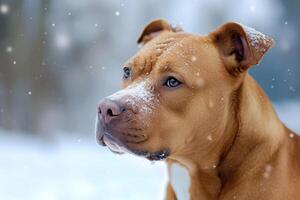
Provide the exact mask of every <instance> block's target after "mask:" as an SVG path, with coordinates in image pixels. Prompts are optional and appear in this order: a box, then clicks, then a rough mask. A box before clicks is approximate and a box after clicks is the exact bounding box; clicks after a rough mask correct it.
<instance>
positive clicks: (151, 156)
mask: <svg viewBox="0 0 300 200" xmlns="http://www.w3.org/2000/svg"><path fill="white" fill-rule="evenodd" d="M102 142H103V144H104V145H105V146H107V147H108V149H109V150H110V151H111V152H113V153H116V154H124V153H129V154H133V155H135V156H140V157H144V158H146V159H148V160H150V161H159V160H164V159H166V158H167V157H168V156H169V155H170V151H169V150H168V149H166V148H165V149H162V150H159V151H155V152H149V151H145V150H139V149H136V148H131V147H129V146H128V145H125V144H122V143H120V141H116V140H115V139H114V138H113V137H111V136H110V135H107V134H104V136H103V138H102Z"/></svg>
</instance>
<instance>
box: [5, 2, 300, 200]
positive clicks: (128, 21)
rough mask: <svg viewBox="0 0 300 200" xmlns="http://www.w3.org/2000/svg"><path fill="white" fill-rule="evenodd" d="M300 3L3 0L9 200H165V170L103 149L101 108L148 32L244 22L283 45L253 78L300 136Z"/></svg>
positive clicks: (196, 30) (194, 29) (253, 71)
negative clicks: (162, 23)
mask: <svg viewBox="0 0 300 200" xmlns="http://www.w3.org/2000/svg"><path fill="white" fill-rule="evenodd" d="M299 9H300V1H297V0H251V1H246V0H228V1H222V0H210V1H206V0H187V1H180V0H165V1H159V0H148V1H146V0H144V1H141V0H85V1H81V0H0V199H4V200H15V199H18V200H19V199H22V200H27V199H28V200H29V199H30V200H40V199H45V200H58V199H72V200H73V199H74V200H76V199H91V200H93V199H107V200H110V199H112V200H118V199H130V200H131V199H136V200H140V199H143V200H147V199H149V200H150V199H151V200H152V199H162V197H163V190H164V186H165V181H166V174H165V168H164V165H163V163H155V165H152V164H153V163H150V162H147V161H145V160H144V159H141V158H136V157H132V156H129V155H125V156H116V155H113V154H111V153H110V152H108V151H107V150H106V149H104V148H101V147H98V146H97V145H96V143H95V142H94V119H95V114H96V105H97V102H98V101H99V100H100V99H101V98H102V97H104V96H106V95H108V94H110V93H112V92H114V91H116V90H118V89H119V84H120V82H121V72H122V71H121V67H122V64H123V63H124V62H125V61H126V60H127V59H128V58H129V57H130V56H132V55H133V54H134V53H135V52H136V51H137V50H138V46H137V44H136V40H137V37H138V36H139V34H140V32H141V30H142V28H143V27H144V25H145V24H147V23H148V22H149V21H151V20H152V19H155V18H165V19H167V20H168V21H169V22H171V23H173V24H178V25H180V26H181V27H182V28H183V29H184V30H185V31H187V32H192V33H198V34H206V33H208V32H210V31H212V30H213V29H214V28H215V27H217V26H219V25H220V24H222V23H224V22H226V21H237V22H240V23H243V24H245V25H248V26H251V27H254V28H255V29H257V30H259V31H261V32H263V33H266V34H268V35H271V36H273V37H274V38H275V41H276V46H275V47H274V48H273V49H271V50H270V51H269V52H268V53H267V55H266V56H265V57H264V59H263V61H262V62H261V63H260V64H259V65H258V66H257V67H254V68H252V69H251V71H250V73H251V74H252V75H253V76H254V77H255V78H256V80H257V81H258V82H259V83H260V84H261V86H262V87H263V88H264V90H265V91H266V93H267V94H268V95H269V97H270V98H271V100H272V101H273V103H274V104H275V108H276V110H277V112H278V114H279V116H280V118H281V119H282V120H283V121H284V122H285V123H286V124H287V125H288V127H290V128H292V129H293V130H295V131H298V133H299V132H300V92H299V91H300V56H299V55H300V38H299V35H300V20H299V19H300V13H299Z"/></svg>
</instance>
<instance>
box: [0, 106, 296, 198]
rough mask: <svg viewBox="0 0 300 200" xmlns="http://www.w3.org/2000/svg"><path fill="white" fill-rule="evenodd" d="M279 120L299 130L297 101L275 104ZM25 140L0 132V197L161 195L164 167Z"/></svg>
mask: <svg viewBox="0 0 300 200" xmlns="http://www.w3.org/2000/svg"><path fill="white" fill-rule="evenodd" d="M276 109H277V111H278V112H279V115H280V117H281V119H282V120H283V121H284V122H285V123H286V124H287V126H288V127H290V128H291V129H293V130H295V131H297V132H298V133H300V101H299V100H298V101H291V102H283V103H279V104H276ZM62 135H63V136H61V138H57V139H55V140H45V139H37V138H35V139H33V138H28V137H27V136H26V134H18V133H11V132H5V131H1V130H0V199H1V200H62V199H63V200H66V199H70V200H77V199H78V200H79V199H80V200H82V199H85V200H103V199H105V200H141V199H143V200H148V199H149V200H150V199H151V200H156V199H163V193H164V192H163V190H164V187H165V182H166V179H167V177H166V174H165V166H164V164H163V163H161V162H157V163H155V164H151V163H150V162H149V161H146V160H144V159H141V158H137V157H133V156H129V155H122V156H117V155H113V154H112V153H110V152H109V151H108V150H106V149H105V148H101V147H99V146H97V145H96V143H95V142H94V138H93V136H92V135H91V136H90V137H87V138H85V139H83V138H80V137H76V136H72V137H70V136H65V134H62Z"/></svg>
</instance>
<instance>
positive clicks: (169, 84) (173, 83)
mask: <svg viewBox="0 0 300 200" xmlns="http://www.w3.org/2000/svg"><path fill="white" fill-rule="evenodd" d="M164 85H165V86H167V87H170V88H174V87H178V86H179V85H181V82H180V81H179V80H177V79H176V78H174V77H172V76H170V77H169V78H168V79H167V80H166V82H165V83H164Z"/></svg>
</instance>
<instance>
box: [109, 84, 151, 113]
mask: <svg viewBox="0 0 300 200" xmlns="http://www.w3.org/2000/svg"><path fill="white" fill-rule="evenodd" d="M124 97H128V98H127V103H129V104H130V105H133V106H134V105H138V106H139V110H140V111H141V112H143V113H151V112H152V110H153V108H154V103H155V96H154V92H153V89H152V88H151V87H150V86H149V82H148V81H147V80H143V81H140V82H138V83H133V84H132V85H130V86H128V87H127V88H125V89H123V90H120V91H118V92H116V93H114V94H112V95H110V96H108V97H106V98H108V99H110V100H120V99H122V98H124ZM156 101H157V100H156Z"/></svg>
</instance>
